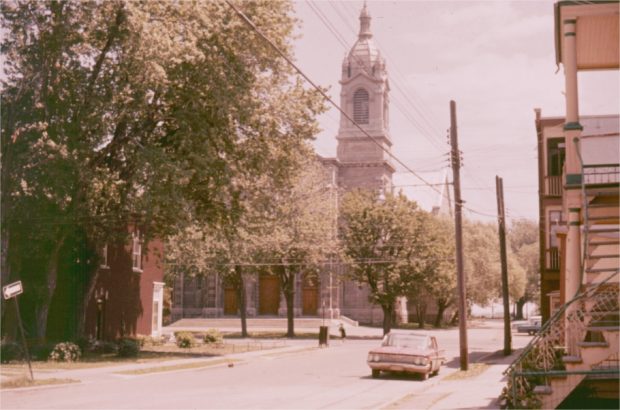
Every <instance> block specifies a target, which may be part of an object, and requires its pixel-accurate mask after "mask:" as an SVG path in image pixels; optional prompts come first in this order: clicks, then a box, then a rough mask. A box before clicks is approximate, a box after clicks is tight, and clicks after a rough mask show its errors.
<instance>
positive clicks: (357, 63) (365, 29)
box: [343, 3, 385, 77]
mask: <svg viewBox="0 0 620 410" xmlns="http://www.w3.org/2000/svg"><path fill="white" fill-rule="evenodd" d="M370 20H371V17H370V13H369V12H368V7H367V6H366V3H364V7H363V8H362V11H361V12H360V31H359V34H358V37H357V41H356V42H355V44H354V45H353V47H352V48H351V51H349V54H348V55H347V57H346V58H345V60H344V62H343V72H346V73H347V77H351V76H354V75H355V74H357V73H359V72H364V73H366V74H367V75H372V76H380V75H381V74H382V71H384V69H385V61H384V60H383V58H381V53H380V52H379V49H378V48H377V46H376V45H375V42H374V41H373V39H372V32H371V31H370Z"/></svg>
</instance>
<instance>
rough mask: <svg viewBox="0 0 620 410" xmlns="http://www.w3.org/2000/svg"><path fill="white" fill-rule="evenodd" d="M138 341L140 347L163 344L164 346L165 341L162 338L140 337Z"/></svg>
mask: <svg viewBox="0 0 620 410" xmlns="http://www.w3.org/2000/svg"><path fill="white" fill-rule="evenodd" d="M138 340H140V347H142V346H163V345H164V344H166V341H167V339H165V338H164V337H163V336H159V337H157V336H142V337H141V338H139V339H138Z"/></svg>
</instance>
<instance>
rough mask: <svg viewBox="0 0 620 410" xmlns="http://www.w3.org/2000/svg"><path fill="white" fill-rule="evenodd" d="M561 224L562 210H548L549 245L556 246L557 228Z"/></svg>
mask: <svg viewBox="0 0 620 410" xmlns="http://www.w3.org/2000/svg"><path fill="white" fill-rule="evenodd" d="M560 225H563V221H562V211H549V247H550V248H557V247H558V236H557V232H558V228H559V227H560Z"/></svg>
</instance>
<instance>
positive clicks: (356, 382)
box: [0, 324, 529, 409]
mask: <svg viewBox="0 0 620 410" xmlns="http://www.w3.org/2000/svg"><path fill="white" fill-rule="evenodd" d="M427 333H431V334H433V335H436V336H437V338H438V342H439V344H440V346H441V347H443V348H445V349H446V354H447V357H448V360H449V363H448V365H447V366H445V367H444V368H442V373H441V375H440V376H438V377H434V378H431V379H429V380H427V381H421V380H419V379H418V378H416V377H408V376H393V375H387V376H382V377H381V378H379V379H373V378H371V377H370V369H369V368H368V366H367V365H366V355H367V352H368V350H369V349H370V348H371V347H373V346H376V345H377V344H378V343H379V342H378V341H377V340H347V341H346V342H345V343H343V344H341V343H340V341H332V344H331V346H330V347H329V348H323V349H318V348H315V347H314V346H313V347H309V348H308V349H307V350H303V351H300V352H295V353H287V354H282V353H277V352H273V353H269V354H267V355H262V356H258V357H254V358H251V359H249V360H247V361H243V362H238V363H235V365H234V366H233V367H227V366H219V367H211V368H203V369H193V370H183V371H176V372H168V373H152V374H147V375H140V376H126V375H109V374H106V375H104V376H105V377H99V378H91V379H88V380H85V381H84V382H83V383H80V384H75V385H63V386H58V387H47V388H39V389H31V390H21V391H17V390H14V391H3V392H2V396H1V398H0V405H1V406H0V407H2V409H9V408H27V409H34V408H48V409H111V408H114V409H142V408H149V409H190V408H214V409H342V408H351V409H377V408H382V407H385V406H386V405H388V404H389V403H391V402H393V401H395V400H397V399H399V398H401V397H403V396H405V395H407V394H411V393H420V392H423V391H424V389H427V388H428V387H429V386H430V385H431V384H434V383H438V382H439V381H440V379H441V377H442V376H444V375H445V374H448V373H450V372H453V371H455V370H457V368H458V362H459V361H458V351H459V347H458V346H459V345H458V331H456V330H454V329H453V330H448V331H432V332H427ZM468 337H469V346H470V351H471V352H472V354H473V357H474V358H475V357H476V356H481V355H483V354H486V353H490V352H494V351H496V350H498V349H501V348H502V343H503V339H502V337H503V336H502V331H501V327H497V325H496V324H492V325H491V326H490V327H488V328H482V329H471V330H469V331H468ZM528 339H529V337H520V336H517V335H515V343H514V346H515V347H519V345H522V344H525V342H527V340H528Z"/></svg>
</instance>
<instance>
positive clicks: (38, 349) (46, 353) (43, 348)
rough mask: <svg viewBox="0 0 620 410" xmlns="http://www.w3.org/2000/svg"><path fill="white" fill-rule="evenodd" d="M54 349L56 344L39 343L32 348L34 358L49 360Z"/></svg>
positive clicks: (31, 354) (31, 352)
mask: <svg viewBox="0 0 620 410" xmlns="http://www.w3.org/2000/svg"><path fill="white" fill-rule="evenodd" d="M53 349H54V344H50V343H39V344H36V345H34V346H32V347H31V348H30V357H32V360H42V361H43V360H47V359H48V357H50V354H51V353H52V350H53Z"/></svg>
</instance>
